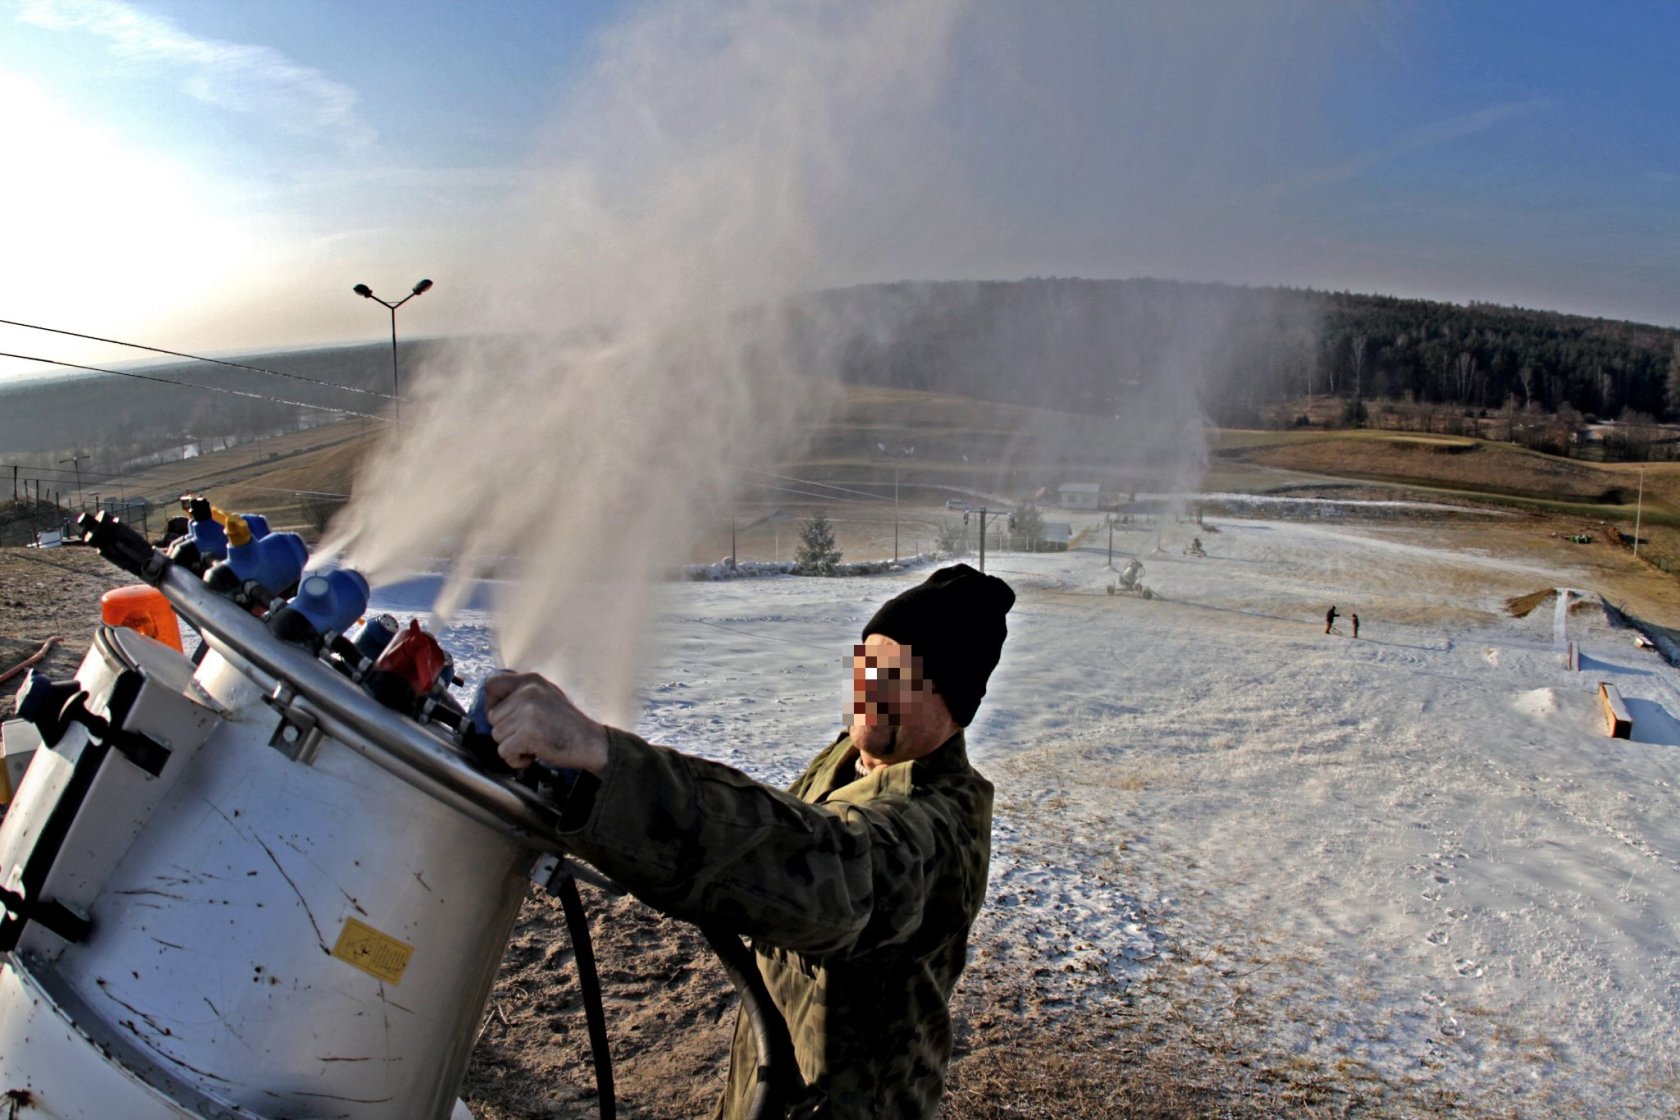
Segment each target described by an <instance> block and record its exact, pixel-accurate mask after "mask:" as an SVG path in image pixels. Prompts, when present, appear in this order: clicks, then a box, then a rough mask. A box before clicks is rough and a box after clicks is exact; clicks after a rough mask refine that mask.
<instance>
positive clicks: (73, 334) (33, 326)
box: [0, 319, 394, 400]
mask: <svg viewBox="0 0 1680 1120" xmlns="http://www.w3.org/2000/svg"><path fill="white" fill-rule="evenodd" d="M0 324H3V325H5V326H8V327H22V328H24V329H25V330H31V331H46V332H48V333H49V334H62V335H68V336H69V337H70V338H85V339H87V340H88V341H90V342H106V343H110V344H111V345H112V346H126V347H128V348H130V349H131V350H149V351H151V352H152V353H154V354H168V355H170V356H171V357H175V358H191V359H192V360H193V361H195V362H210V363H211V364H213V365H218V366H227V367H229V368H231V369H248V370H250V371H252V372H253V373H266V374H268V375H270V376H272V377H289V378H291V379H292V380H293V381H307V382H309V383H310V384H311V385H321V386H324V387H326V388H328V389H338V390H341V391H342V392H346V393H362V394H364V395H365V396H369V397H381V398H383V399H385V400H392V399H394V398H393V397H392V396H391V394H389V393H380V392H377V391H375V390H373V389H357V388H355V387H354V386H351V385H338V384H335V383H334V382H331V381H320V380H317V379H316V378H313V377H305V376H304V375H303V374H301V373H286V372H284V371H282V370H277V369H264V368H262V367H261V366H248V365H246V364H245V363H243V362H229V361H224V360H223V359H221V358H206V357H204V356H203V355H201V354H187V353H183V352H182V351H180V350H165V349H163V348H162V347H161V346H147V345H145V344H143V343H139V342H124V341H122V340H121V339H117V338H101V337H100V336H99V335H96V334H82V333H81V332H80V331H66V330H60V329H59V328H57V327H43V326H41V325H40V324H38V323H19V322H17V321H16V320H14V319H0ZM28 360H30V361H40V360H41V359H39V358H32V359H28ZM57 364H65V365H67V364H69V363H57ZM77 368H85V367H77ZM105 372H109V371H105Z"/></svg>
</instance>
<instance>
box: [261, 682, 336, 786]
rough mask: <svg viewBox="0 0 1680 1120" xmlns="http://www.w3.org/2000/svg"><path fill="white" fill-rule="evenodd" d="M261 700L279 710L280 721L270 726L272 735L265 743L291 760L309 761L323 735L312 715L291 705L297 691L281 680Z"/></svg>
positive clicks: (319, 747)
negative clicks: (272, 731)
mask: <svg viewBox="0 0 1680 1120" xmlns="http://www.w3.org/2000/svg"><path fill="white" fill-rule="evenodd" d="M264 699H266V700H267V702H268V706H269V707H271V708H273V709H274V710H275V711H277V712H279V713H280V722H279V723H277V724H276V725H275V726H274V734H272V735H270V736H269V737H268V745H269V746H271V747H273V748H274V749H275V750H277V751H279V752H280V753H281V754H283V755H285V756H286V757H287V758H289V759H291V760H292V761H293V762H301V763H303V765H305V766H308V765H310V764H312V763H313V762H314V761H315V756H316V755H317V754H319V753H320V750H321V740H322V738H324V736H323V734H322V732H321V728H320V727H319V726H317V724H316V722H315V717H314V716H312V715H310V714H309V713H308V712H305V711H302V710H300V709H299V708H298V707H297V706H296V705H295V704H293V701H294V700H295V699H297V690H296V689H295V688H293V687H292V686H291V685H290V684H288V683H287V682H285V681H281V682H280V683H279V684H277V685H275V686H274V691H273V692H271V693H269V694H268V696H267V697H265V698H264Z"/></svg>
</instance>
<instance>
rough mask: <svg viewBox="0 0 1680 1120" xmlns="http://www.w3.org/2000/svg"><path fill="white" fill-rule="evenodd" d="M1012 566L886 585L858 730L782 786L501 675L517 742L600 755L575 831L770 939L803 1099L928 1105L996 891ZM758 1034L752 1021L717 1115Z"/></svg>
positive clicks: (631, 884) (488, 691) (615, 872)
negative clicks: (959, 991) (996, 767)
mask: <svg viewBox="0 0 1680 1120" xmlns="http://www.w3.org/2000/svg"><path fill="white" fill-rule="evenodd" d="M1014 602H1015V593H1014V592H1013V591H1012V590H1010V588H1009V585H1008V584H1006V583H1004V582H1003V581H1002V580H1000V579H997V578H995V577H993V576H987V575H983V574H982V573H980V572H977V571H975V570H974V569H973V568H970V567H969V566H968V565H966V564H957V565H954V566H952V567H948V568H942V569H940V570H939V571H937V572H935V573H933V575H931V576H929V577H928V579H927V580H926V581H925V582H923V583H922V584H920V585H918V586H916V587H913V588H911V589H910V590H908V591H906V592H904V593H903V594H901V595H898V596H897V597H895V598H893V599H891V600H889V601H888V602H887V603H886V605H884V606H883V607H882V608H881V609H880V610H879V611H877V612H876V614H875V616H874V617H873V618H871V619H870V620H869V622H868V623H867V624H866V625H865V626H864V628H863V641H862V642H861V643H859V644H858V645H856V646H854V647H853V657H852V700H853V702H852V711H851V713H850V718H851V724H850V726H849V728H848V729H847V731H846V732H845V733H843V734H842V735H841V736H840V737H839V738H838V739H836V740H835V741H834V742H833V743H832V744H831V745H830V746H829V747H828V749H826V750H825V751H823V752H822V753H821V754H820V755H818V756H817V758H816V759H815V761H813V762H812V763H811V765H810V766H809V767H808V768H807V769H806V771H805V774H804V775H803V776H802V777H801V778H800V779H799V780H798V781H797V782H795V783H794V784H793V787H792V788H791V790H790V791H788V792H786V793H784V792H781V791H778V790H774V789H771V788H770V787H768V786H765V785H762V784H760V783H758V782H755V781H753V780H751V779H750V778H747V777H746V776H745V775H743V774H741V773H739V772H738V771H735V770H732V769H730V768H729V767H726V766H722V765H719V764H717V763H713V762H708V761H705V760H703V759H699V758H695V757H693V756H691V755H685V754H682V753H680V752H678V751H674V750H671V749H669V748H666V747H658V746H653V745H650V744H648V743H646V742H644V741H642V740H641V739H639V738H637V737H636V736H634V735H631V734H630V733H628V732H625V731H620V730H617V729H616V728H608V727H603V726H602V725H601V724H599V723H596V722H595V721H594V720H592V719H590V718H589V717H588V716H587V715H585V714H584V713H583V712H582V711H580V710H579V709H578V708H577V707H575V706H574V705H573V704H572V703H571V701H570V700H568V699H567V698H566V696H565V695H564V694H563V693H562V692H561V691H560V690H559V689H558V688H556V687H555V686H554V685H553V684H551V683H549V682H548V681H546V680H544V679H543V678H541V677H538V676H534V675H530V674H509V675H504V676H498V677H493V678H491V679H490V680H489V681H488V682H486V684H485V697H486V700H487V702H488V704H489V717H490V722H491V728H492V733H493V734H494V736H495V738H496V741H497V744H498V749H499V751H500V753H501V756H502V758H503V759H505V760H506V761H507V762H508V763H509V764H510V765H513V766H516V767H522V766H527V765H529V764H530V763H532V762H534V761H540V762H544V763H547V764H549V765H551V766H561V767H570V768H573V769H576V770H579V771H582V774H583V776H581V777H580V778H579V779H578V783H577V785H576V787H575V788H574V790H573V792H572V794H571V795H570V796H569V798H568V799H567V801H566V803H565V805H564V806H563V808H562V813H561V824H562V827H563V828H564V829H565V830H566V831H565V833H564V836H563V838H564V840H565V842H566V844H567V846H568V847H569V848H570V849H571V850H572V851H574V852H575V853H577V854H578V855H579V856H581V857H583V858H584V859H587V860H588V861H589V862H590V863H592V864H594V865H595V866H597V867H599V868H600V869H601V870H602V871H604V872H606V873H607V874H608V875H610V876H612V877H613V878H614V879H616V880H617V881H618V882H619V883H620V884H622V885H623V886H624V887H626V888H627V889H629V890H631V891H632V892H634V893H635V894H636V895H637V897H639V898H641V899H642V900H643V901H645V902H647V903H648V904H649V905H652V906H654V907H656V908H658V909H660V910H663V911H665V912H666V913H669V914H672V915H674V916H676V917H679V918H683V919H686V920H689V921H693V922H696V923H704V924H707V925H721V926H723V927H725V928H727V929H730V930H733V931H735V932H738V933H741V934H745V935H747V936H749V937H751V938H752V939H753V942H754V948H755V952H756V960H757V964H758V969H759V972H760V973H761V974H762V976H763V978H764V981H765V985H766V987H767V988H768V989H769V992H770V995H771V998H772V1000H773V1001H774V1002H775V1004H776V1007H777V1009H778V1010H779V1011H780V1012H781V1014H782V1016H783V1018H784V1019H785V1020H786V1021H787V1025H788V1029H789V1032H790V1034H791V1035H792V1038H793V1044H794V1051H795V1055H796V1056H797V1058H798V1062H799V1072H800V1075H801V1078H802V1080H803V1081H804V1083H805V1086H806V1091H805V1093H804V1095H803V1097H802V1098H801V1099H800V1101H799V1103H798V1105H797V1106H796V1107H795V1108H794V1109H793V1111H792V1112H791V1113H790V1115H793V1116H799V1117H825V1118H834V1120H845V1118H850V1117H871V1118H877V1117H883V1118H884V1117H892V1118H897V1117H904V1118H910V1117H931V1116H932V1115H933V1114H934V1111H935V1109H936V1108H937V1106H938V1104H939V1098H940V1096H941V1094H942V1093H943V1092H944V1086H945V1069H946V1065H947V1063H948V1062H949V1060H950V1056H951V1037H952V1036H951V1018H950V1011H949V1000H950V997H951V992H952V989H953V988H954V987H955V985H956V982H957V977H958V976H959V975H960V974H961V972H962V969H963V965H964V964H965V963H966V961H967V955H968V932H969V928H970V927H971V925H972V924H973V922H974V918H975V916H976V915H977V914H978V913H979V910H980V905H981V902H982V900H983V899H984V897H985V892H986V869H987V863H988V861H989V858H990V854H991V819H992V786H991V783H989V782H988V781H986V779H985V778H983V777H981V776H980V775H979V774H978V773H976V772H975V771H974V769H973V768H972V767H971V766H970V765H969V763H968V755H967V750H966V746H965V743H964V740H963V733H962V728H964V727H966V726H967V725H968V724H969V722H970V721H972V720H973V718H974V714H975V711H976V710H977V709H978V707H979V705H980V700H981V698H982V697H983V696H984V695H985V693H986V682H987V679H988V678H989V676H990V675H991V672H992V669H993V668H995V667H996V665H997V662H998V656H999V654H1000V652H1001V650H1002V648H1003V641H1004V638H1005V636H1006V635H1007V633H1008V630H1007V627H1006V625H1005V623H1004V615H1005V614H1007V613H1008V611H1009V609H1010V607H1011V606H1013V605H1014ZM758 1064H759V1055H758V1054H757V1044H756V1042H755V1040H754V1038H753V1035H752V1032H751V1030H750V1029H749V1027H748V1025H747V1023H746V1021H745V1020H744V1018H742V1019H740V1020H738V1021H737V1023H736V1030H735V1041H734V1045H733V1048H732V1051H731V1055H730V1072H729V1084H728V1087H727V1089H726V1090H725V1093H724V1098H723V1100H722V1102H721V1103H720V1104H719V1107H718V1111H717V1114H716V1115H717V1116H719V1117H723V1118H726V1120H736V1118H739V1117H742V1116H745V1115H746V1113H747V1110H748V1108H749V1106H750V1102H751V1100H752V1095H753V1091H754V1088H755V1087H756V1078H757V1068H758Z"/></svg>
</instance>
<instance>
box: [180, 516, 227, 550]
mask: <svg viewBox="0 0 1680 1120" xmlns="http://www.w3.org/2000/svg"><path fill="white" fill-rule="evenodd" d="M187 535H188V536H190V537H191V538H192V542H193V544H194V545H196V546H197V547H198V554H199V556H201V557H203V558H204V559H206V560H225V559H226V558H227V554H228V539H227V530H226V529H224V528H222V526H221V523H220V522H217V521H212V520H211V519H210V518H208V517H206V518H205V519H204V520H202V521H194V522H192V523H191V524H189V525H188V526H187Z"/></svg>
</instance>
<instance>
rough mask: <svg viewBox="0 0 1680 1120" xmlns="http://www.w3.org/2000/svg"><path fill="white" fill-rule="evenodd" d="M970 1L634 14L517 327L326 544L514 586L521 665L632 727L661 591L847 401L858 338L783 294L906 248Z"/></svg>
mask: <svg viewBox="0 0 1680 1120" xmlns="http://www.w3.org/2000/svg"><path fill="white" fill-rule="evenodd" d="M957 14H958V5H957V4H955V3H947V2H934V3H919V4H913V5H912V4H859V5H850V4H847V5H836V6H832V7H820V8H819V7H814V6H809V5H803V4H793V5H787V4H782V3H769V2H766V3H746V4H740V5H731V6H717V5H676V6H672V7H656V8H654V9H652V10H650V11H648V12H646V13H645V14H644V15H642V16H640V17H639V18H636V19H634V20H633V21H632V22H630V23H628V24H626V25H624V26H622V27H620V28H618V29H616V30H615V31H614V32H613V33H612V34H611V36H610V37H609V38H608V39H607V40H606V41H605V42H604V43H603V45H602V49H601V53H600V57H599V61H598V63H597V65H596V67H595V70H594V73H593V74H592V75H591V77H590V78H589V80H588V81H587V82H586V83H585V84H584V85H583V86H582V87H581V88H580V92H579V93H578V95H577V96H576V97H575V98H574V99H573V100H572V102H571V103H570V105H569V106H568V108H567V111H566V112H565V113H564V114H563V116H562V118H561V119H560V121H559V123H558V125H557V127H556V129H555V132H554V135H553V137H552V140H551V142H550V143H549V144H548V145H547V150H548V151H549V152H550V153H551V154H550V157H549V158H548V159H547V160H546V161H543V162H544V163H545V164H546V166H542V167H540V168H539V169H538V170H537V171H536V172H535V173H534V175H533V182H534V186H533V188H532V190H531V191H530V193H529V197H528V198H527V199H526V200H525V203H524V205H523V206H521V207H520V208H519V209H518V210H517V211H516V212H515V213H512V214H509V215H508V216H507V218H506V221H505V225H504V229H505V230H506V232H507V236H508V240H509V244H508V245H506V246H502V247H500V248H501V252H500V253H499V254H497V259H498V260H499V261H501V262H502V263H501V265H500V272H499V274H498V275H497V276H496V277H493V278H490V279H489V281H488V284H489V285H490V288H489V291H488V298H487V299H486V305H485V309H484V317H485V318H484V321H485V323H486V325H487V326H489V327H492V328H495V333H494V341H478V342H473V343H469V344H464V345H462V346H461V347H459V348H458V349H457V351H456V352H455V353H453V354H451V355H450V356H449V357H448V358H447V360H444V361H442V362H439V363H437V364H435V365H434V366H433V367H432V368H431V369H429V370H426V371H422V372H421V373H420V375H418V376H416V377H415V378H413V379H412V381H413V384H414V385H415V386H416V392H417V393H418V394H420V395H419V397H418V399H410V400H407V401H405V402H404V406H403V412H402V420H403V426H402V430H401V432H400V434H398V435H397V436H396V437H395V438H393V439H392V440H391V441H390V442H389V444H388V445H387V446H386V447H385V448H384V449H383V451H382V453H381V454H379V455H378V456H376V457H375V459H374V460H373V461H372V462H371V463H370V465H369V466H368V467H367V469H366V470H365V471H364V473H363V476H362V477H361V478H360V479H358V481H357V484H356V488H355V497H354V499H353V501H352V503H351V505H350V506H349V507H348V508H347V509H346V510H345V511H344V512H343V513H342V514H341V515H340V517H339V518H338V521H337V522H336V529H335V536H334V539H332V540H330V541H328V542H326V543H325V545H324V547H323V550H322V553H323V555H327V554H331V553H334V552H338V553H341V554H342V555H343V556H344V559H345V560H346V562H348V563H350V564H352V565H354V566H356V567H359V568H361V569H362V570H363V571H365V572H366V573H367V574H368V575H369V576H370V578H372V579H373V580H374V581H375V582H379V581H381V580H383V579H388V578H391V577H394V576H396V575H399V574H401V573H403V572H405V571H409V570H413V569H415V568H419V567H423V566H426V565H428V564H434V563H437V562H439V561H440V560H441V561H443V562H446V563H447V564H448V565H449V569H450V571H451V572H452V574H453V580H452V585H451V586H447V587H446V589H445V593H444V602H442V603H440V610H441V611H442V612H443V613H447V612H448V610H449V609H450V606H451V603H452V602H453V601H458V600H457V599H456V597H458V596H459V594H460V593H461V592H462V590H463V589H464V583H465V581H467V580H469V579H471V578H473V577H476V576H480V575H483V574H486V573H495V574H497V575H499V576H502V577H505V578H507V580H508V582H507V583H506V584H505V587H506V588H507V590H506V593H505V594H504V595H503V597H502V601H501V602H500V603H498V605H497V617H498V629H499V634H500V641H501V643H502V648H501V656H502V658H503V660H504V663H506V664H508V665H510V666H515V667H518V668H523V669H531V670H535V671H539V672H543V673H545V674H547V675H549V676H551V677H553V678H554V679H555V680H557V681H559V682H561V683H563V684H564V685H565V687H566V688H567V689H568V690H569V691H571V692H573V693H574V694H575V695H578V696H579V698H580V701H581V702H582V703H584V704H585V705H587V706H590V707H593V708H594V709H595V710H596V711H597V712H599V713H600V714H601V715H603V716H605V717H606V718H610V719H614V720H618V721H621V722H626V721H628V718H629V717H630V715H631V714H632V708H631V698H632V690H633V688H634V686H635V683H636V682H635V668H636V666H637V664H638V662H639V660H640V655H641V653H642V650H641V641H642V637H643V635H644V634H645V631H646V622H647V618H648V614H649V612H650V610H651V608H652V606H653V604H652V603H651V602H650V590H649V588H650V585H651V584H652V583H653V582H655V581H656V580H657V579H659V578H660V577H661V576H663V575H665V574H667V573H668V572H670V571H671V570H673V569H674V568H675V567H676V565H678V564H680V563H681V562H682V561H683V560H685V559H687V552H688V549H689V547H690V545H691V543H692V542H693V541H694V540H695V539H696V537H697V536H698V535H699V533H700V531H701V530H702V529H703V528H709V527H713V526H715V525H716V524H718V523H719V522H726V521H727V519H728V517H729V504H730V501H731V498H732V495H733V493H734V492H735V489H736V488H737V487H738V486H739V485H740V484H741V481H742V478H743V473H744V471H745V470H747V469H750V468H752V467H755V466H764V465H767V464H768V463H769V462H771V461H773V459H774V456H775V455H776V453H777V451H778V450H779V449H782V448H783V447H784V446H785V445H786V444H787V443H788V441H789V440H790V439H791V437H793V436H794V435H795V434H796V433H797V432H798V431H799V429H800V428H801V426H802V424H805V423H808V422H809V421H810V419H811V418H812V417H813V416H815V415H819V414H820V411H821V407H822V405H823V404H824V402H825V401H826V400H828V399H829V398H830V397H831V395H832V393H833V392H834V382H833V380H832V379H830V378H825V376H824V375H829V374H832V373H833V372H834V368H833V367H834V362H835V357H834V356H835V355H836V354H837V353H838V352H839V346H840V344H841V343H842V342H843V340H840V339H835V340H834V344H833V345H824V346H816V347H813V346H812V345H811V340H810V338H809V337H804V336H802V337H801V339H800V342H799V345H798V347H797V348H795V347H792V346H791V345H790V344H789V338H788V323H789V313H788V312H787V311H786V310H785V309H784V308H783V306H782V301H783V300H784V299H785V298H786V297H788V296H789V295H791V294H793V293H797V292H801V291H808V290H811V289H813V288H818V287H821V286H823V285H824V284H826V283H830V282H832V280H833V279H834V277H835V276H836V275H837V274H843V273H844V271H845V270H846V269H847V268H855V267H856V265H857V262H858V261H859V259H860V255H861V256H862V257H864V258H866V257H867V254H868V253H869V252H870V251H871V248H872V247H876V248H878V247H880V246H882V245H891V244H895V243H897V242H898V241H899V240H901V237H900V235H901V233H902V232H903V230H901V229H900V227H899V226H898V225H897V223H899V222H911V223H913V222H914V221H915V214H914V213H913V211H914V210H915V209H916V208H915V207H913V206H892V205H888V202H889V200H891V199H894V198H896V197H897V196H898V195H899V194H900V193H901V192H909V194H910V195H911V196H916V195H917V194H918V192H921V191H922V189H923V187H922V185H925V184H926V182H927V181H928V177H929V176H930V175H932V176H937V175H938V173H939V167H940V161H939V158H938V154H937V152H938V145H937V144H936V143H935V142H934V139H935V135H936V133H937V131H938V130H937V128H936V127H935V126H934V125H933V124H932V123H931V120H932V117H933V115H934V112H935V109H936V106H937V102H938V94H939V91H940V88H941V84H942V75H943V72H944V56H945V54H946V51H947V48H948V41H949V38H950V35H951V32H952V28H953V25H954V22H955V19H956V16H957ZM509 260H512V261H515V262H517V263H515V264H512V265H509V264H507V263H506V262H507V261H509ZM837 270H838V272H837ZM796 349H797V357H798V361H797V363H796V362H795V361H794V355H795V353H796Z"/></svg>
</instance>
